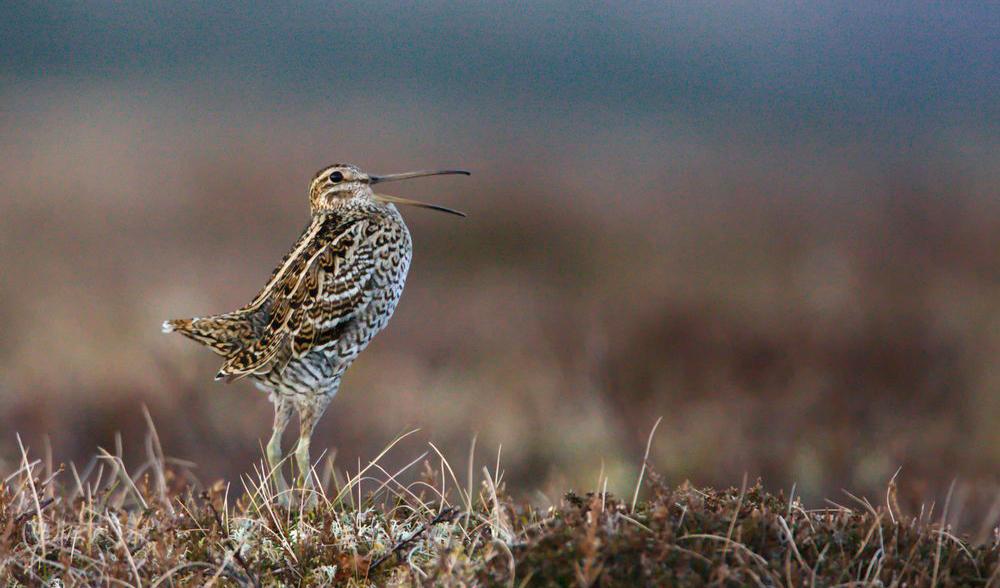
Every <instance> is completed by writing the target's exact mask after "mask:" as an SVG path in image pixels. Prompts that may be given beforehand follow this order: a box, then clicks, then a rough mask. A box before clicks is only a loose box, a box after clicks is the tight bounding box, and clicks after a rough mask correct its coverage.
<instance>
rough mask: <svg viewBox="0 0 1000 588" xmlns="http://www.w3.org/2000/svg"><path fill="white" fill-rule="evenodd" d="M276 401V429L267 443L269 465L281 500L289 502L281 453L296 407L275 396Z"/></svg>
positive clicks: (288, 401)
mask: <svg viewBox="0 0 1000 588" xmlns="http://www.w3.org/2000/svg"><path fill="white" fill-rule="evenodd" d="M273 400H274V429H273V430H272V432H271V440H270V441H268V442H267V465H268V467H269V468H270V469H271V471H270V474H271V475H272V476H274V483H275V486H276V487H277V489H278V495H279V498H280V499H281V500H288V482H286V481H285V475H284V473H282V471H281V461H282V459H283V458H284V455H283V454H282V452H281V434H282V433H284V432H285V427H287V426H288V421H290V420H291V419H292V409H293V408H294V405H293V404H292V402H291V401H290V400H288V399H286V398H282V397H281V396H277V395H275V397H274V398H273Z"/></svg>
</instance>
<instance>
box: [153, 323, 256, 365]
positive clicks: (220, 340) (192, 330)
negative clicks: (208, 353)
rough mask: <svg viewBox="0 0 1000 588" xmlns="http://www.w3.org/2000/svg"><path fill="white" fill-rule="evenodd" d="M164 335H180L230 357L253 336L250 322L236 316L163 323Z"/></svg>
mask: <svg viewBox="0 0 1000 588" xmlns="http://www.w3.org/2000/svg"><path fill="white" fill-rule="evenodd" d="M163 332H164V333H175V332H176V333H180V334H181V335H184V336H185V337H187V338H189V339H192V340H194V341H197V342H199V343H201V344H202V345H205V346H206V347H208V348H209V349H211V350H212V351H214V352H216V353H218V354H219V355H222V356H226V357H228V356H230V355H232V354H233V353H234V352H236V351H238V350H239V349H240V348H241V347H242V343H241V342H243V341H246V340H247V339H248V338H250V337H251V336H252V332H253V330H252V328H251V326H250V321H248V320H246V319H245V318H243V317H241V316H239V315H235V314H221V315H216V316H209V317H203V318H198V317H196V318H190V319H175V320H170V321H164V322H163Z"/></svg>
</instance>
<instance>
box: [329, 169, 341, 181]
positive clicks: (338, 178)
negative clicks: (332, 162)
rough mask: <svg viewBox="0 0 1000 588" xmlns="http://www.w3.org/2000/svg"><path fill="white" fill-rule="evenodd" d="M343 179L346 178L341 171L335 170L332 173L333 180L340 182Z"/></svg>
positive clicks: (331, 179) (331, 178)
mask: <svg viewBox="0 0 1000 588" xmlns="http://www.w3.org/2000/svg"><path fill="white" fill-rule="evenodd" d="M343 179H344V174H342V173H340V172H339V171H335V172H333V173H332V174H330V181H331V182H339V181H341V180H343Z"/></svg>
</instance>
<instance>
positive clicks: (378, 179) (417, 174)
mask: <svg viewBox="0 0 1000 588" xmlns="http://www.w3.org/2000/svg"><path fill="white" fill-rule="evenodd" d="M451 174H460V175H463V176H468V175H471V174H470V173H469V172H467V171H465V170H461V169H441V170H427V171H414V172H405V173H401V174H389V175H385V176H370V178H371V179H370V180H369V183H370V184H379V183H382V182H395V181H397V180H409V179H411V178H423V177H426V176H444V175H451ZM375 199H376V200H378V201H380V202H391V203H393V204H406V205H409V206H419V207H420V208H429V209H431V210H438V211H440V212H447V213H448V214H454V215H458V216H465V213H464V212H460V211H458V210H454V209H451V208H447V207H444V206H438V205H437V204H428V203H427V202H420V201H419V200H410V199H409V198H400V197H398V196H389V195H388V194H375Z"/></svg>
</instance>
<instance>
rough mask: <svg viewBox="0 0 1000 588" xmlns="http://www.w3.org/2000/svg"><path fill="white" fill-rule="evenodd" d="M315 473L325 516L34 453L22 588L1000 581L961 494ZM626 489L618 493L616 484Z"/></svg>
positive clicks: (0, 564)
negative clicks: (963, 511)
mask: <svg viewBox="0 0 1000 588" xmlns="http://www.w3.org/2000/svg"><path fill="white" fill-rule="evenodd" d="M407 436H408V435H403V436H401V437H400V438H398V439H396V441H394V442H393V443H392V444H390V445H389V446H388V447H386V448H385V450H384V451H383V452H381V453H380V454H379V455H378V456H376V457H375V458H374V459H372V460H371V461H370V462H369V463H368V464H367V465H364V464H361V463H359V464H357V466H356V467H354V468H349V469H347V470H341V469H340V468H339V467H337V466H335V463H334V460H333V459H326V460H324V461H323V462H321V463H322V466H321V467H319V466H318V467H317V468H316V469H314V471H313V472H312V474H313V476H314V479H315V480H316V489H315V491H314V492H315V494H314V495H312V502H314V505H313V506H311V507H308V508H307V507H305V506H303V504H302V501H301V500H294V499H293V500H291V501H290V502H291V505H290V506H286V505H285V503H286V502H289V501H284V500H282V497H281V496H276V495H275V494H274V491H273V490H272V484H271V483H270V482H271V481H270V476H269V474H270V472H268V471H267V470H266V469H264V466H263V462H261V464H260V465H259V466H258V467H257V468H256V469H255V471H254V473H253V474H251V475H247V476H244V477H243V478H242V480H241V481H240V482H239V485H237V486H235V487H234V485H233V484H226V483H224V482H222V481H217V482H215V483H214V484H210V485H203V484H201V483H199V482H198V481H197V480H196V478H195V477H194V476H193V474H192V473H191V467H192V465H193V464H187V463H184V462H180V461H178V460H174V459H170V458H166V457H164V455H163V452H162V449H161V447H160V444H159V440H158V438H157V436H156V433H155V429H152V428H151V429H150V434H149V435H148V436H147V443H146V448H145V449H146V453H147V456H148V459H147V460H146V462H145V463H143V464H142V465H141V466H140V467H138V468H135V469H134V471H131V472H130V471H127V470H126V467H125V464H124V462H123V460H122V458H121V447H120V446H119V447H118V448H117V449H116V451H115V452H114V453H111V452H108V451H104V450H101V451H100V453H99V455H98V456H97V457H95V459H94V460H92V461H91V462H90V463H89V464H87V465H86V467H84V468H82V469H78V468H77V467H76V466H74V465H69V466H66V467H58V468H53V466H52V464H51V460H49V459H41V460H39V459H34V458H33V457H32V455H31V454H30V452H29V451H28V449H26V448H25V447H24V446H23V445H21V444H20V438H18V443H19V447H20V455H21V461H20V466H19V467H17V468H16V469H15V470H14V471H12V472H9V473H7V474H6V475H5V476H4V478H3V481H2V486H0V578H2V580H3V582H4V583H5V585H63V586H73V585H129V586H138V585H141V586H195V585H197V586H201V585H216V586H322V585H334V584H336V585H344V586H383V585H386V586H412V585H425V586H479V585H482V586H574V585H575V586H643V585H645V586H665V585H671V586H707V585H715V586H861V585H882V586H998V585H1000V528H998V527H997V521H996V520H995V518H994V520H992V521H984V522H983V525H982V526H981V528H980V529H978V530H977V532H976V533H973V534H965V535H962V536H959V535H957V534H956V533H954V532H953V531H952V529H951V527H950V525H949V524H948V523H947V521H948V520H949V509H950V508H952V505H951V504H950V502H951V501H950V496H949V500H947V501H946V502H945V504H943V505H933V504H932V505H926V507H925V508H923V509H921V510H920V511H919V512H917V513H908V512H904V511H903V510H902V509H901V508H900V506H899V504H898V502H897V500H896V482H895V479H893V480H890V481H889V483H888V485H887V488H886V492H885V494H884V495H883V496H881V497H879V498H880V499H879V500H876V501H870V500H869V499H867V498H864V497H858V496H855V495H853V494H851V493H848V492H845V493H844V497H843V498H842V500H838V501H832V500H831V501H827V502H826V503H825V504H823V505H806V504H803V502H802V500H801V499H800V498H798V497H796V496H795V495H794V488H793V489H790V491H789V492H787V493H786V492H785V491H777V492H769V491H768V490H766V489H765V488H764V486H763V484H762V483H761V481H759V480H758V481H756V482H750V483H748V481H747V479H746V478H745V477H744V479H743V481H742V484H740V485H739V486H738V487H737V486H733V487H730V488H727V489H722V490H717V489H712V488H697V487H694V486H693V485H691V484H689V483H686V482H685V483H681V484H680V485H676V486H674V485H671V484H670V483H668V482H667V481H666V480H664V479H663V478H662V477H661V476H660V475H659V474H657V473H656V471H655V470H654V469H653V468H652V467H649V461H648V457H649V456H648V454H647V456H646V457H645V458H644V460H643V461H644V463H645V465H643V467H642V469H641V472H640V477H639V479H638V480H636V486H635V491H634V493H633V495H632V496H626V497H619V496H613V495H610V494H608V493H607V492H606V491H595V492H587V493H582V494H581V493H576V492H567V493H566V494H565V495H564V496H562V497H561V498H559V499H557V500H556V501H555V502H554V504H552V505H550V506H548V507H542V506H539V505H538V504H536V503H532V502H528V501H526V500H523V499H522V498H520V497H517V496H511V495H510V494H509V493H508V492H507V491H506V484H505V481H504V477H505V476H504V472H503V470H502V468H501V465H500V464H501V462H500V456H499V454H498V455H497V457H496V459H495V460H491V463H488V464H477V463H474V461H473V459H472V456H474V455H475V452H474V444H473V451H470V454H469V455H470V457H469V459H468V461H467V462H466V463H463V464H462V466H461V469H459V467H458V466H457V465H453V464H452V462H450V461H449V460H448V459H446V457H445V456H444V455H442V454H441V453H440V452H439V451H438V450H437V448H436V447H435V446H434V445H433V444H431V445H430V446H429V448H428V449H427V451H426V452H423V453H421V454H419V455H417V456H416V457H415V459H413V460H412V461H411V462H410V463H409V464H408V465H407V466H405V467H403V468H401V469H399V470H397V471H389V470H387V469H385V468H384V467H383V465H382V459H383V457H384V456H385V455H386V454H388V453H389V452H391V451H399V450H401V448H397V447H396V445H397V444H399V443H400V442H401V441H402V440H403V439H404V438H405V437H407ZM606 483H607V478H605V479H604V486H605V488H606Z"/></svg>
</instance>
